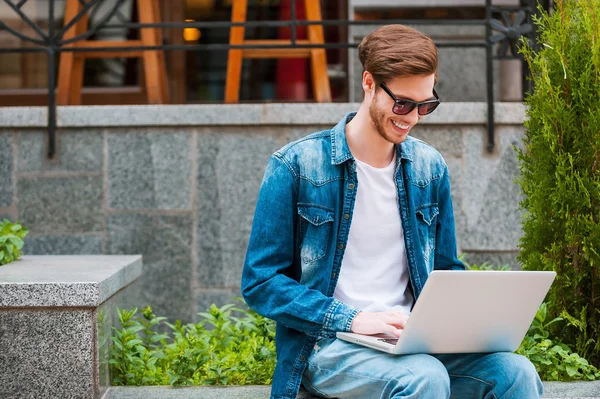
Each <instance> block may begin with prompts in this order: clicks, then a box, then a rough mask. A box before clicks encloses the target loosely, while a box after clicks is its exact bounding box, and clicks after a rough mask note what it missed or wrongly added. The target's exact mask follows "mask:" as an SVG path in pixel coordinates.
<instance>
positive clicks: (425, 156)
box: [242, 25, 542, 399]
mask: <svg viewBox="0 0 600 399" xmlns="http://www.w3.org/2000/svg"><path fill="white" fill-rule="evenodd" d="M358 52H359V58H360V61H361V62H362V65H363V68H364V72H363V75H362V87H363V89H364V98H363V102H362V104H361V106H360V108H359V110H358V112H357V113H356V114H354V113H352V114H349V115H346V117H344V119H342V120H341V121H340V122H339V123H338V125H337V126H335V127H334V128H333V129H331V130H326V131H322V132H318V133H314V134H312V135H310V136H308V137H305V138H303V139H300V140H298V141H296V142H294V143H291V144H288V145H287V146H285V147H283V148H282V149H281V150H279V151H277V152H275V153H274V154H273V156H272V157H271V159H270V161H269V163H268V166H267V170H266V172H265V176H264V180H263V183H262V187H261V190H260V194H259V197H258V202H257V206H256V213H255V215H254V223H253V228H252V234H251V237H250V242H249V246H248V251H247V255H246V261H245V265H244V271H243V276H242V293H243V295H244V298H245V299H246V302H247V303H248V305H249V306H250V307H251V308H253V309H255V310H256V311H257V312H258V313H260V314H263V315H265V316H266V317H269V318H272V319H274V320H275V321H276V322H277V354H278V361H277V367H276V369H275V374H274V376H273V387H272V391H271V398H273V399H292V398H295V397H296V395H297V392H298V390H299V388H300V385H301V384H303V385H304V386H305V387H306V389H307V390H309V391H310V392H312V393H313V394H315V395H318V396H323V397H336V398H357V399H358V398H360V399H368V398H382V399H383V398H433V399H440V398H448V397H450V395H452V397H460V398H516V399H527V398H538V397H540V396H541V393H542V385H541V382H540V380H539V377H538V375H537V373H536V371H535V368H534V367H533V365H532V364H531V363H530V362H529V361H528V360H527V359H526V358H524V357H522V356H519V355H516V354H512V353H494V354H466V355H465V354H462V355H436V356H434V355H426V354H419V355H407V356H394V355H389V354H385V353H383V352H379V351H376V350H373V349H370V348H365V347H362V346H358V345H354V344H352V343H348V342H345V341H341V340H338V339H336V338H335V333H336V332H338V331H352V332H356V333H362V334H376V333H383V332H389V333H392V334H395V335H396V336H399V335H400V332H401V330H402V328H403V326H404V325H405V323H406V321H407V319H408V315H409V313H410V310H411V308H412V305H413V304H414V301H415V300H416V298H418V296H419V294H420V292H421V290H422V288H423V285H424V284H425V281H426V280H427V276H428V275H429V273H430V272H431V271H432V270H434V269H435V270H448V269H452V270H462V269H464V266H463V264H462V263H461V262H460V261H459V260H458V258H457V254H456V239H455V231H454V216H453V211H452V200H451V197H450V179H449V176H448V168H447V166H446V164H445V162H444V160H443V159H442V156H441V155H440V154H439V153H438V152H437V151H436V150H434V149H433V148H432V147H430V146H429V145H427V144H425V143H424V142H422V141H420V140H416V139H414V138H412V137H410V136H409V135H408V134H409V132H410V130H411V129H412V127H413V126H414V125H415V124H417V122H418V121H419V120H420V119H421V118H422V117H423V116H424V115H427V114H429V113H431V112H433V111H434V110H435V108H436V107H437V105H438V104H439V98H438V96H437V94H436V92H435V90H434V84H435V82H436V76H437V75H436V74H437V64H438V61H437V49H436V47H435V45H434V44H433V42H432V41H431V39H430V38H429V37H427V36H425V35H423V34H421V33H419V32H418V31H416V30H414V29H411V28H408V27H405V26H402V25H390V26H385V27H382V28H380V29H377V30H375V31H374V32H373V33H371V34H370V35H368V36H367V37H365V38H364V40H363V41H362V42H361V44H360V46H359V49H358ZM456 306H457V307H458V306H460V304H456ZM448 328H452V326H448Z"/></svg>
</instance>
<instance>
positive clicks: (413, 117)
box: [404, 107, 419, 125]
mask: <svg viewBox="0 0 600 399" xmlns="http://www.w3.org/2000/svg"><path fill="white" fill-rule="evenodd" d="M404 118H405V120H406V121H407V122H410V124H411V125H415V124H416V123H417V122H418V121H419V107H415V109H413V110H412V111H410V112H409V113H408V114H406V116H405V117H404Z"/></svg>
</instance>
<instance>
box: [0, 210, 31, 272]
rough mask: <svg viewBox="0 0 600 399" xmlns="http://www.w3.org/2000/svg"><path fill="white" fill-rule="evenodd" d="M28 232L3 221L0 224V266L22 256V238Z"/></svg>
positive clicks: (21, 227)
mask: <svg viewBox="0 0 600 399" xmlns="http://www.w3.org/2000/svg"><path fill="white" fill-rule="evenodd" d="M28 232H29V231H28V230H27V229H26V228H25V227H23V226H21V225H20V224H18V223H11V222H10V221H9V220H8V219H4V221H3V222H2V223H0V266H2V265H6V264H7V263H10V262H14V261H16V260H17V259H19V258H20V257H21V255H22V253H21V248H23V238H25V236H26V235H27V233H28Z"/></svg>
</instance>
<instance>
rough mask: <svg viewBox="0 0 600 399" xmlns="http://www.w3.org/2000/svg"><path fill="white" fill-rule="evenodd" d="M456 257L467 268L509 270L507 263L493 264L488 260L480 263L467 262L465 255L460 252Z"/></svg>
mask: <svg viewBox="0 0 600 399" xmlns="http://www.w3.org/2000/svg"><path fill="white" fill-rule="evenodd" d="M458 259H459V260H460V261H461V262H462V263H463V264H464V265H465V268H466V269H467V270H510V266H509V265H502V266H495V265H492V264H490V263H489V262H483V263H482V264H481V265H477V264H472V263H468V262H467V261H466V260H465V255H464V254H461V255H460V256H459V257H458Z"/></svg>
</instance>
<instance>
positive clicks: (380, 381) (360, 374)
mask: <svg viewBox="0 0 600 399" xmlns="http://www.w3.org/2000/svg"><path fill="white" fill-rule="evenodd" d="M302 381H303V384H304V386H305V387H306V389H308V390H309V391H311V392H312V393H314V394H317V395H320V396H323V397H326V398H327V397H331V398H343V399H346V398H348V399H351V398H360V399H370V398H378V399H379V398H394V397H402V398H404V397H406V398H435V399H443V398H447V397H448V396H449V394H450V392H449V391H450V379H449V377H448V374H447V372H446V369H445V367H444V365H443V364H442V363H441V362H440V361H439V360H437V359H436V358H435V357H433V356H430V355H407V356H396V355H389V354H387V353H384V352H380V351H377V350H374V349H370V348H366V347H362V346H360V345H355V344H352V343H349V342H345V341H342V340H339V339H335V338H331V339H322V340H320V341H319V342H318V343H317V344H316V345H315V350H314V351H313V354H312V355H311V356H310V358H309V359H308V366H307V368H306V371H305V372H304V378H303V380H302Z"/></svg>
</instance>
